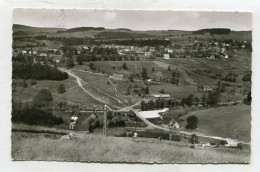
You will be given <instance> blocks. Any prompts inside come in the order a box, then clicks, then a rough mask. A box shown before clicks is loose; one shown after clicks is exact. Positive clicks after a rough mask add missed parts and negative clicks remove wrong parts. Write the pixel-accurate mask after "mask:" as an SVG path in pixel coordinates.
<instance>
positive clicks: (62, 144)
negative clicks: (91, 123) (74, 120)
mask: <svg viewBox="0 0 260 172" xmlns="http://www.w3.org/2000/svg"><path fill="white" fill-rule="evenodd" d="M60 137H61V136H56V135H48V134H44V135H43V134H28V133H13V134H12V157H13V159H14V160H47V161H52V160H56V161H84V162H89V161H92V162H93V161H95V162H97V161H99V162H100V161H101V162H148V163H149V162H150V163H151V162H160V163H176V162H182V163H185V162H188V163H209V162H219V163H220V162H222V163H228V162H235V163H245V162H249V158H250V150H248V149H244V150H242V151H241V150H237V149H224V148H218V149H210V148H196V149H190V148H189V147H188V145H187V144H184V143H179V142H172V143H170V142H168V141H161V142H160V141H159V140H153V139H150V140H143V139H141V138H139V139H138V140H137V141H133V140H132V139H131V138H118V137H106V138H104V137H102V136H98V135H95V136H93V135H84V136H83V137H82V138H81V139H80V140H64V141H59V140H58V139H59V138H60Z"/></svg>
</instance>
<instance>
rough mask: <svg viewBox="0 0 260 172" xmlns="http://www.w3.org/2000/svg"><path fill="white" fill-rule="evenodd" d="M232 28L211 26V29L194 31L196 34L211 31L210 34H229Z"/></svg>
mask: <svg viewBox="0 0 260 172" xmlns="http://www.w3.org/2000/svg"><path fill="white" fill-rule="evenodd" d="M230 32H231V30H230V29H227V28H210V29H200V30H197V31H194V32H193V33H194V34H205V33H210V34H228V33H230Z"/></svg>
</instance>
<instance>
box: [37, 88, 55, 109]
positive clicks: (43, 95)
mask: <svg viewBox="0 0 260 172" xmlns="http://www.w3.org/2000/svg"><path fill="white" fill-rule="evenodd" d="M52 101H53V98H52V94H51V92H50V91H49V90H47V89H42V90H41V91H40V92H39V93H38V94H37V95H36V96H35V97H34V98H33V107H35V108H42V107H47V106H49V105H50V103H51V102H52Z"/></svg>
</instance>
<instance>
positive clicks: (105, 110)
mask: <svg viewBox="0 0 260 172" xmlns="http://www.w3.org/2000/svg"><path fill="white" fill-rule="evenodd" d="M103 135H104V136H105V137H106V136H107V105H105V106H104V122H103Z"/></svg>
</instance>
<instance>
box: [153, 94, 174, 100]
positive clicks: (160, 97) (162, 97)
mask: <svg viewBox="0 0 260 172" xmlns="http://www.w3.org/2000/svg"><path fill="white" fill-rule="evenodd" d="M152 96H153V98H155V99H170V98H171V96H170V95H169V94H154V95H152Z"/></svg>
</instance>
